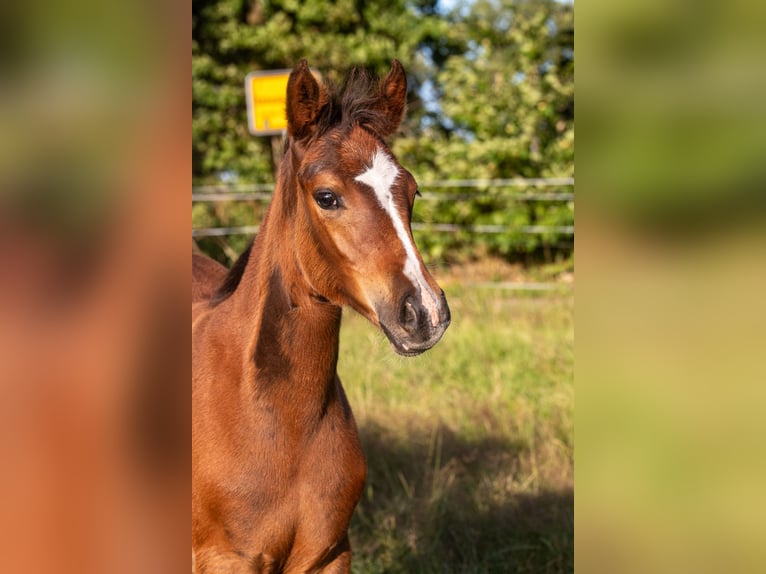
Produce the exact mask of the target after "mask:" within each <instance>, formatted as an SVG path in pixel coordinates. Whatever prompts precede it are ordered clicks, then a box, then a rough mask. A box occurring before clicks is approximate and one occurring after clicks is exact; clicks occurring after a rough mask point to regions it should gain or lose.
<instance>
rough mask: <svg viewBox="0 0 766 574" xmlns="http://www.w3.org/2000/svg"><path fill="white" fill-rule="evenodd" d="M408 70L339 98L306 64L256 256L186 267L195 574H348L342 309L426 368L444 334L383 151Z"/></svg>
mask: <svg viewBox="0 0 766 574" xmlns="http://www.w3.org/2000/svg"><path fill="white" fill-rule="evenodd" d="M406 93H407V81H406V76H405V73H404V69H403V68H402V66H401V64H400V63H399V62H398V61H394V62H393V65H392V68H391V71H390V72H389V73H388V74H387V75H386V77H385V78H383V80H381V81H378V80H377V79H375V78H373V77H371V76H369V75H368V74H367V73H365V72H364V71H362V70H358V69H355V70H354V71H352V72H351V74H350V76H349V78H348V79H347V82H346V85H345V88H344V89H343V90H342V91H339V92H337V93H336V92H335V91H331V90H330V89H328V88H327V87H325V86H324V85H322V84H320V83H318V82H317V81H316V80H315V79H314V77H313V75H312V74H311V72H310V71H309V68H308V65H307V64H306V62H305V61H302V62H300V63H299V64H298V66H296V68H295V69H294V70H293V72H292V74H291V75H290V79H289V82H288V86H287V118H288V133H287V140H286V143H285V153H284V158H283V160H282V162H281V164H280V167H279V174H278V177H277V184H276V189H275V191H274V196H273V199H272V202H271V205H270V207H269V210H268V213H267V215H266V217H265V219H264V222H263V225H262V227H261V230H260V233H259V234H258V236H257V238H256V240H255V242H254V243H253V244H252V245H251V246H250V247H249V248H248V249H247V250H246V251H245V253H243V254H242V256H241V257H240V258H239V260H238V261H237V262H236V263H235V264H234V266H233V267H232V269H231V270H229V271H227V270H226V269H225V268H224V267H222V266H221V265H219V264H217V263H215V262H213V261H212V260H210V259H207V258H205V257H204V256H202V255H199V254H194V255H193V256H192V259H193V265H192V300H193V301H192V554H193V567H194V568H195V571H196V572H198V573H214V572H221V573H222V572H227V573H245V572H247V573H254V572H275V573H276V572H284V573H288V572H290V573H291V572H326V573H335V572H349V570H350V561H351V549H350V546H349V541H348V534H347V531H348V525H349V521H350V520H351V515H352V513H353V511H354V508H355V507H356V504H357V502H358V501H359V497H360V495H361V492H362V488H363V485H364V481H365V475H366V464H365V460H364V455H363V454H362V449H361V447H360V444H359V436H358V433H357V428H356V424H355V422H354V417H353V415H352V413H351V407H350V406H349V403H348V401H347V400H346V395H345V393H344V391H343V387H342V385H341V382H340V380H339V378H338V375H337V372H336V365H337V362H338V336H339V330H340V322H341V308H342V307H343V306H350V307H352V308H353V309H355V310H356V311H358V312H359V313H361V314H362V315H363V316H365V317H366V318H367V319H369V320H370V321H371V322H372V323H373V324H374V325H376V326H378V327H380V328H381V330H382V331H383V332H384V333H385V334H386V336H387V337H388V339H389V341H390V342H391V344H392V346H393V348H394V349H395V350H396V352H398V353H400V354H402V355H408V356H410V355H416V354H419V353H422V352H423V351H425V350H427V349H429V348H431V347H432V346H433V345H435V344H436V343H437V341H439V339H440V338H441V336H442V334H443V333H444V331H445V329H446V328H447V326H448V325H449V322H450V313H449V308H448V306H447V302H446V299H445V297H444V293H443V291H442V290H441V289H440V288H439V286H438V285H437V284H436V282H435V281H434V279H433V277H431V275H430V273H429V272H428V270H427V269H426V267H425V266H424V265H423V261H422V259H421V257H420V254H419V253H418V251H417V248H416V247H415V244H414V241H413V238H412V233H411V231H410V216H411V213H412V205H413V202H414V200H415V194H416V192H417V185H416V183H415V180H414V178H413V177H412V175H411V174H410V173H409V172H407V171H406V170H405V169H403V168H402V167H401V165H399V163H398V161H397V160H396V158H395V157H394V156H393V155H392V153H391V151H390V149H389V148H388V146H387V145H386V144H385V142H384V140H385V138H387V137H389V136H391V135H392V134H393V133H394V132H395V131H396V130H397V129H398V127H399V124H400V122H401V120H402V117H403V114H404V109H405V102H406Z"/></svg>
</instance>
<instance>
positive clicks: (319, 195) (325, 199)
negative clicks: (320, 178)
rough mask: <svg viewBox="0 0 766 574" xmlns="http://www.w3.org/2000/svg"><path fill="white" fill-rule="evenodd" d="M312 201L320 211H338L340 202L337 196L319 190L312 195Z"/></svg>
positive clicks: (327, 191)
mask: <svg viewBox="0 0 766 574" xmlns="http://www.w3.org/2000/svg"><path fill="white" fill-rule="evenodd" d="M314 201H316V203H317V205H318V206H319V207H321V208H322V209H338V208H339V207H340V201H338V196H337V195H335V194H334V193H333V192H332V191H330V190H329V189H321V190H319V191H317V192H316V193H315V194H314Z"/></svg>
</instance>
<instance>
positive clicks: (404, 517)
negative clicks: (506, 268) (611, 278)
mask: <svg viewBox="0 0 766 574" xmlns="http://www.w3.org/2000/svg"><path fill="white" fill-rule="evenodd" d="M445 290H446V291H447V297H448V300H449V303H450V307H451V309H452V315H453V322H452V325H451V327H450V328H449V329H448V331H447V333H446V334H445V336H444V339H443V340H442V341H441V342H440V343H439V345H437V346H436V347H435V348H434V349H432V350H431V351H429V352H428V353H426V354H424V355H422V356H420V357H417V358H411V359H404V358H401V357H399V356H397V355H395V354H394V352H393V351H392V350H391V348H390V347H389V344H388V342H387V341H386V340H385V338H384V337H383V336H382V335H380V334H379V333H378V332H377V331H376V330H375V329H374V328H372V327H371V326H370V325H369V324H367V323H366V322H365V321H364V320H363V319H361V318H360V317H359V316H357V315H355V314H353V313H350V312H349V313H346V315H345V316H344V323H343V328H342V331H341V337H342V339H341V358H340V364H339V371H340V374H341V377H342V379H343V381H344V386H345V388H346V391H347V393H348V395H349V399H350V401H351V404H352V406H353V408H354V412H355V415H356V418H357V423H358V425H359V430H360V434H361V437H362V442H363V445H364V449H365V453H366V456H367V462H368V466H369V471H368V479H367V486H366V490H365V493H364V495H363V497H362V501H361V502H360V504H359V507H358V509H357V511H356V514H355V516H354V519H353V521H352V525H351V538H352V545H353V548H354V567H353V571H354V572H356V573H365V574H368V573H369V574H374V573H383V572H386V573H408V574H410V573H452V572H455V573H457V572H461V573H479V572H486V573H489V572H519V573H546V572H571V571H572V570H573V538H574V536H573V444H574V437H573V434H574V429H573V418H574V417H573V408H574V389H573V367H574V358H573V338H574V329H573V297H572V296H571V294H565V295H561V294H559V295H555V296H546V297H529V296H518V295H513V294H510V293H509V292H507V291H505V292H504V291H496V290H489V289H475V290H471V289H468V288H463V287H461V286H460V285H459V284H457V283H454V284H452V285H450V284H449V283H447V284H446V285H445Z"/></svg>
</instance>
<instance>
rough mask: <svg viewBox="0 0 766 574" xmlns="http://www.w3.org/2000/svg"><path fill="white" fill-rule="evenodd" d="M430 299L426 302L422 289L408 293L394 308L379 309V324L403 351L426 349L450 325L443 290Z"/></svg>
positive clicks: (411, 351)
mask: <svg viewBox="0 0 766 574" xmlns="http://www.w3.org/2000/svg"><path fill="white" fill-rule="evenodd" d="M429 302H430V304H429V305H426V304H424V302H423V297H422V295H421V293H420V292H415V293H408V294H406V295H405V296H404V297H402V298H401V300H400V301H399V303H398V305H397V306H396V307H395V309H390V310H388V311H389V312H385V311H384V310H379V312H378V317H379V319H380V327H381V329H382V330H383V332H384V333H385V334H386V337H388V340H389V341H390V342H391V346H392V347H393V348H394V350H395V351H396V352H397V353H399V354H400V355H404V356H406V357H412V356H415V355H419V354H420V353H423V352H424V351H427V350H428V349H430V348H431V347H433V346H434V345H435V344H436V343H438V342H439V340H440V339H441V338H442V335H444V332H445V331H446V330H447V327H449V324H450V320H451V316H450V310H449V305H447V298H446V297H445V296H444V292H443V291H442V292H441V294H440V295H439V297H438V298H434V299H433V300H429Z"/></svg>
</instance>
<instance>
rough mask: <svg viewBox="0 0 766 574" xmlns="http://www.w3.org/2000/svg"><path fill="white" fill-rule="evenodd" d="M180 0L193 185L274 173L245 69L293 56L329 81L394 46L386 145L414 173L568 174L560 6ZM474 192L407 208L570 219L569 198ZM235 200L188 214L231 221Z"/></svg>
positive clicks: (447, 241)
mask: <svg viewBox="0 0 766 574" xmlns="http://www.w3.org/2000/svg"><path fill="white" fill-rule="evenodd" d="M192 9H193V20H192V41H193V43H192V77H193V91H192V98H193V118H192V129H193V169H194V180H195V182H196V183H210V182H217V181H220V180H221V179H222V178H225V179H227V180H233V181H237V182H242V183H256V182H268V181H272V178H273V176H272V166H271V148H270V142H269V141H268V139H266V138H254V137H252V136H250V135H249V134H248V132H247V118H246V105H245V99H244V98H245V94H244V89H243V85H244V77H245V76H246V75H247V73H249V72H251V71H254V70H267V69H280V68H290V67H292V66H293V65H294V64H295V63H296V62H297V61H298V60H299V59H301V58H306V59H307V60H308V61H309V63H310V64H311V65H312V67H314V68H316V69H318V70H319V71H320V72H321V73H322V75H323V76H324V77H325V79H328V80H330V81H333V82H340V81H341V80H342V78H343V77H344V76H345V74H346V73H347V71H348V70H349V69H350V68H351V67H352V66H355V65H362V66H366V67H368V68H371V69H373V70H374V71H376V72H377V73H383V72H385V71H386V70H387V69H388V67H389V65H390V61H391V59H392V58H398V59H399V60H401V61H402V63H403V64H404V66H405V68H406V69H407V71H408V74H409V80H410V93H409V112H408V118H407V121H406V123H405V125H404V126H403V127H402V130H401V136H400V137H399V138H395V140H394V142H393V145H394V151H395V153H397V155H398V156H399V159H400V160H401V162H402V164H403V165H405V166H406V167H407V168H408V169H410V170H411V171H412V172H413V173H414V174H415V175H416V177H417V179H418V180H419V181H421V182H427V181H432V180H438V179H464V178H510V177H562V176H572V175H573V173H574V167H573V166H574V21H573V10H572V6H571V5H568V4H562V3H560V2H556V1H554V0H474V1H470V2H463V3H457V4H456V6H455V8H454V9H453V10H451V11H449V12H447V11H444V10H442V9H441V6H440V5H439V4H438V2H437V0H416V1H415V2H404V1H403V0H393V1H386V2H384V1H382V0H340V1H338V2H334V3H330V2H326V1H324V0H272V1H268V0H194V1H193V4H192ZM434 191H438V190H434ZM479 191H481V193H480V194H478V195H477V196H476V199H473V200H462V201H451V200H445V201H439V202H426V201H422V202H420V203H419V204H418V205H417V206H416V211H415V217H416V220H420V221H426V222H428V221H433V222H450V223H460V224H463V223H466V224H482V223H484V224H504V225H509V224H510V225H511V226H514V227H515V228H519V229H521V228H523V227H524V226H529V225H571V224H572V221H573V217H574V215H573V206H572V204H571V203H569V204H562V203H551V202H535V201H523V202H518V201H509V200H508V199H507V197H508V192H509V190H508V189H506V190H502V189H501V190H489V189H487V190H479ZM513 191H514V193H517V192H518V191H519V190H517V189H516V190H513ZM522 191H523V190H522ZM564 191H571V190H570V189H565V190H564ZM238 209H239V212H237V210H238ZM245 211H246V209H245V208H243V207H242V206H239V207H238V208H237V207H234V206H228V207H226V208H225V209H224V208H223V207H222V206H218V207H211V206H202V205H198V206H195V212H194V214H195V219H196V220H197V221H198V222H201V221H202V220H203V219H209V220H216V219H218V220H219V221H221V218H224V219H226V218H229V219H231V221H228V222H227V223H228V224H231V223H232V222H233V221H234V220H238V219H241V218H244V217H245ZM236 213H239V215H235V216H233V218H232V217H231V214H236ZM237 222H238V221H237ZM238 223H239V222H238ZM239 224H241V223H239ZM418 239H419V241H420V242H422V243H423V244H424V245H425V247H426V251H427V252H428V253H430V254H431V256H432V257H445V256H446V255H447V253H457V252H466V251H470V249H467V247H468V242H466V238H465V237H464V236H461V235H459V234H458V235H449V234H434V233H429V234H427V235H424V236H422V237H419V238H418ZM474 239H475V238H474ZM561 239H562V237H561V236H559V235H557V234H555V233H553V234H548V235H547V236H537V235H536V236H529V235H523V234H520V233H510V234H497V235H491V236H482V237H481V240H480V241H478V242H477V241H472V242H471V246H472V247H476V246H477V245H478V246H479V248H480V250H483V251H490V252H494V253H498V254H502V255H505V256H514V254H518V253H522V252H528V251H534V250H537V249H539V248H540V247H541V246H543V247H545V246H551V245H555V244H556V243H557V242H559V241H561Z"/></svg>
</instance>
